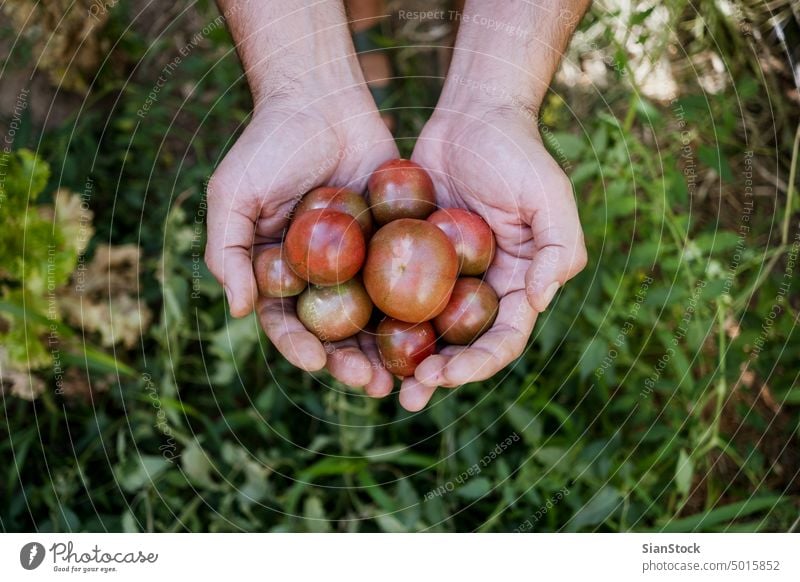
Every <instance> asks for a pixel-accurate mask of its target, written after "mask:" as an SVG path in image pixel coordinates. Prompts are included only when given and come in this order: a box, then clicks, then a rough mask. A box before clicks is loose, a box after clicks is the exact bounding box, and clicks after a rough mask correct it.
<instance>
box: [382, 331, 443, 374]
mask: <svg viewBox="0 0 800 582" xmlns="http://www.w3.org/2000/svg"><path fill="white" fill-rule="evenodd" d="M376 335H377V344H378V352H380V355H381V361H382V362H383V365H384V366H385V367H386V369H387V370H388V371H389V372H391V373H392V374H395V375H396V376H403V377H405V376H413V375H414V370H416V368H417V366H418V365H419V364H420V362H422V360H424V359H425V358H427V357H428V356H430V355H432V354H433V353H434V352H436V332H435V331H434V330H433V326H432V325H431V324H430V322H428V321H424V322H422V323H406V322H404V321H398V320H396V319H392V318H390V317H387V318H386V319H384V320H383V321H381V322H380V323H379V324H378V328H377V330H376Z"/></svg>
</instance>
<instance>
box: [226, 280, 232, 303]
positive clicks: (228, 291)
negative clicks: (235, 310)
mask: <svg viewBox="0 0 800 582" xmlns="http://www.w3.org/2000/svg"><path fill="white" fill-rule="evenodd" d="M225 295H226V296H227V297H228V305H231V306H232V305H233V294H232V293H231V290H230V289H229V288H228V286H227V285H225Z"/></svg>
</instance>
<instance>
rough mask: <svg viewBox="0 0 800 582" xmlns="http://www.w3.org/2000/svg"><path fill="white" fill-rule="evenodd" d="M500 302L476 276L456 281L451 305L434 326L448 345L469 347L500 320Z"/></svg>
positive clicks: (489, 288)
mask: <svg viewBox="0 0 800 582" xmlns="http://www.w3.org/2000/svg"><path fill="white" fill-rule="evenodd" d="M498 307H499V300H498V299H497V293H495V292H494V289H492V288H491V287H490V286H489V285H488V284H487V283H484V282H483V281H481V280H480V279H476V278H475V277H462V278H460V279H459V280H458V281H456V285H455V287H454V288H453V295H452V296H451V297H450V302H449V303H448V304H447V307H445V309H444V311H442V312H441V313H440V314H439V315H438V316H436V319H434V320H433V325H434V327H436V331H438V332H439V335H440V336H441V337H442V339H443V340H445V341H446V342H447V343H449V344H453V345H468V344H471V343H472V342H474V341H475V340H476V339H478V337H480V335H481V334H482V333H483V332H485V331H486V330H488V329H489V328H490V327H492V324H493V323H494V320H495V319H496V318H497V311H498Z"/></svg>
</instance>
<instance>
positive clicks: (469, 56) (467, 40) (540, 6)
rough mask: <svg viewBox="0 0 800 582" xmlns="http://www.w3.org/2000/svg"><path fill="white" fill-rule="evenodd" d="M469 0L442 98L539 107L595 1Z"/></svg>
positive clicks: (467, 103) (453, 102) (452, 103)
mask: <svg viewBox="0 0 800 582" xmlns="http://www.w3.org/2000/svg"><path fill="white" fill-rule="evenodd" d="M536 1H537V3H536V4H534V3H533V2H528V1H523V0H515V1H506V2H491V3H488V2H485V1H481V0H467V2H466V5H465V7H464V11H463V14H462V15H461V24H460V28H459V32H458V39H457V41H456V45H455V50H454V53H453V60H452V63H451V65H450V71H449V73H448V78H447V82H446V83H445V88H444V90H443V92H442V101H443V102H444V103H445V104H446V105H450V106H452V107H454V108H463V107H467V106H471V104H474V103H476V102H477V103H490V104H491V103H494V104H497V105H505V106H507V105H509V104H510V103H509V101H518V102H519V104H520V105H522V106H524V107H526V108H528V109H530V110H532V111H534V112H536V111H538V108H539V105H540V104H541V102H542V99H544V96H545V94H546V92H547V88H548V86H549V85H550V81H551V80H552V78H553V75H554V74H555V72H556V69H557V68H558V65H559V62H560V61H561V57H562V56H563V54H564V51H565V49H566V47H567V45H568V44H569V41H570V38H571V37H572V34H573V32H574V31H575V27H576V26H577V24H578V22H579V21H580V19H581V18H582V16H583V14H584V12H585V11H586V8H587V7H588V6H589V3H590V0H565V1H563V0H562V1H558V0H536Z"/></svg>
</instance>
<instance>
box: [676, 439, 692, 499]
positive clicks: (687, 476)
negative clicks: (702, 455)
mask: <svg viewBox="0 0 800 582" xmlns="http://www.w3.org/2000/svg"><path fill="white" fill-rule="evenodd" d="M693 476H694V463H693V462H692V458H691V457H690V456H689V455H687V454H686V451H685V450H683V449H681V452H680V453H678V465H677V466H676V467H675V488H676V489H677V490H678V493H680V494H681V495H683V496H684V497H685V496H686V495H688V494H689V488H690V487H691V486H692V477H693Z"/></svg>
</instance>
